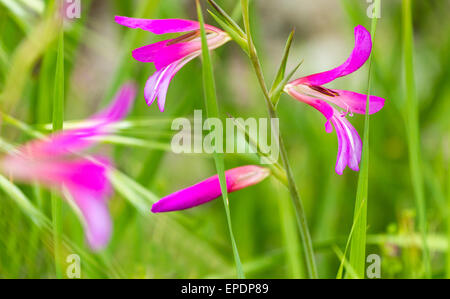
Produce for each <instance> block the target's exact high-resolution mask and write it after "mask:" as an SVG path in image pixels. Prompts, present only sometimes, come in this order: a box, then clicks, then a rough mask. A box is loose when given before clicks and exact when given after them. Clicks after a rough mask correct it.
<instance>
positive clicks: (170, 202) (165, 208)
mask: <svg viewBox="0 0 450 299" xmlns="http://www.w3.org/2000/svg"><path fill="white" fill-rule="evenodd" d="M269 175H270V170H269V169H267V168H262V167H259V166H253V165H249V166H243V167H239V168H234V169H231V170H228V171H226V172H225V177H226V181H227V190H228V193H232V192H235V191H238V190H241V189H244V188H247V187H250V186H253V185H256V184H258V183H259V182H261V181H263V180H264V179H265V178H267V177H268V176H269ZM221 195H222V191H221V189H220V181H219V176H218V175H215V176H213V177H211V178H209V179H207V180H205V181H203V182H200V183H198V184H196V185H194V186H191V187H188V188H186V189H183V190H180V191H177V192H175V193H173V194H171V195H168V196H166V197H164V198H163V199H161V200H160V201H158V202H157V203H155V204H154V205H153V207H152V212H153V213H162V212H173V211H180V210H186V209H190V208H193V207H196V206H199V205H202V204H205V203H207V202H210V201H212V200H214V199H216V198H218V197H220V196H221Z"/></svg>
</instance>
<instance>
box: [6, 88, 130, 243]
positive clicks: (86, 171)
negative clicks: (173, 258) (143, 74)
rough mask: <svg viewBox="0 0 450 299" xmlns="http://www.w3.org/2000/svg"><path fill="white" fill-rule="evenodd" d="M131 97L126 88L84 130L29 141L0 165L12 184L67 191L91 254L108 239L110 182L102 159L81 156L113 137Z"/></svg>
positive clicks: (107, 169)
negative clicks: (101, 140)
mask: <svg viewBox="0 0 450 299" xmlns="http://www.w3.org/2000/svg"><path fill="white" fill-rule="evenodd" d="M135 95H136V88H135V86H134V85H133V84H127V85H125V86H124V87H122V89H121V90H120V92H119V93H118V95H117V96H116V99H115V100H114V102H113V103H112V104H111V105H110V106H109V107H108V108H106V109H105V110H103V111H102V112H101V113H99V114H97V115H94V116H93V117H91V118H90V119H89V120H88V121H86V124H85V126H83V127H82V128H80V129H73V130H66V131H62V132H60V133H56V134H54V135H53V136H50V137H49V138H47V139H40V140H35V141H31V142H30V143H28V144H25V145H24V146H23V147H22V148H20V150H19V151H18V153H16V154H10V155H8V156H6V157H4V158H2V159H1V160H0V168H1V169H2V170H3V171H4V172H5V173H6V174H7V175H8V176H10V177H12V178H13V179H15V180H19V181H23V182H27V183H32V182H38V183H41V184H43V185H45V186H47V187H48V188H56V189H58V190H59V191H60V192H62V191H64V190H66V191H67V192H68V193H69V194H70V197H71V199H73V201H74V203H75V204H76V206H77V207H78V208H79V210H80V212H81V215H82V220H83V224H84V226H85V230H86V237H87V240H88V243H89V245H90V246H91V247H92V249H94V250H99V249H102V248H103V247H104V246H106V244H107V243H108V241H109V239H110V237H111V231H112V223H111V218H110V215H109V212H108V208H107V199H108V197H109V196H110V195H111V190H112V189H111V185H110V182H109V180H108V171H109V170H110V169H111V164H110V163H109V162H108V160H107V159H105V158H103V157H100V156H99V157H90V158H87V157H83V156H81V155H79V152H80V151H82V150H84V149H87V148H88V147H91V146H92V145H94V144H95V138H96V137H100V136H102V135H106V134H108V133H111V132H112V128H111V124H113V123H114V122H117V121H119V120H121V119H122V118H124V117H125V116H126V115H127V113H128V112H129V110H130V109H131V107H132V104H133V102H134V98H135Z"/></svg>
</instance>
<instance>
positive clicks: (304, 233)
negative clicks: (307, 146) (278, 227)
mask: <svg viewBox="0 0 450 299" xmlns="http://www.w3.org/2000/svg"><path fill="white" fill-rule="evenodd" d="M241 6H242V14H243V17H244V25H245V31H246V34H247V39H248V45H249V56H250V60H251V62H252V64H253V68H254V70H255V73H256V77H257V78H258V82H259V84H260V86H261V89H262V92H263V94H264V98H265V100H266V105H267V110H268V114H269V117H270V118H271V119H276V118H278V115H277V112H276V109H275V107H274V106H273V104H272V101H271V98H270V94H269V90H268V88H267V86H266V82H265V80H264V75H263V72H262V68H261V63H260V60H259V58H258V54H257V52H256V48H255V45H254V43H253V39H252V35H251V29H250V18H249V11H248V0H241ZM279 146H280V153H281V159H282V162H283V165H284V168H285V170H286V175H287V178H288V188H289V193H290V195H291V199H292V203H293V205H294V208H295V213H296V216H297V224H298V228H299V231H300V236H301V239H302V244H303V252H304V255H305V257H304V258H305V261H306V265H307V268H308V275H309V278H318V273H317V268H316V263H315V258H314V250H313V246H312V240H311V236H310V233H309V229H308V223H307V220H306V214H305V210H304V208H303V203H302V200H301V198H300V195H299V193H298V188H297V185H296V183H295V179H294V175H293V172H292V168H291V165H290V163H289V158H288V154H287V150H286V147H285V145H284V141H283V138H282V136H281V134H280V136H279Z"/></svg>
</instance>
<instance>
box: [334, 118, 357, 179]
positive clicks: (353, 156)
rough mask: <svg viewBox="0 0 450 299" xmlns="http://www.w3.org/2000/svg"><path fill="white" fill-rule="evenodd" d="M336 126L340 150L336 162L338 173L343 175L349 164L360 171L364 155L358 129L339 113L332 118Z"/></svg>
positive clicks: (351, 167)
mask: <svg viewBox="0 0 450 299" xmlns="http://www.w3.org/2000/svg"><path fill="white" fill-rule="evenodd" d="M331 121H332V122H333V124H334V127H335V128H336V133H337V136H338V144H339V151H338V157H337V162H336V173H337V174H339V175H342V174H343V173H344V169H345V168H346V167H347V166H348V167H350V169H352V170H354V171H359V163H360V162H361V155H362V141H361V138H360V137H359V134H358V132H357V131H356V129H355V128H354V127H353V126H352V125H351V124H350V122H349V121H348V120H347V119H346V118H345V117H344V116H341V115H339V114H338V113H336V114H335V116H334V117H333V118H332V120H331Z"/></svg>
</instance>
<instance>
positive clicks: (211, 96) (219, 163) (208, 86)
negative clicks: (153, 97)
mask: <svg viewBox="0 0 450 299" xmlns="http://www.w3.org/2000/svg"><path fill="white" fill-rule="evenodd" d="M196 4H197V14H198V20H199V22H200V31H201V37H202V58H203V86H204V92H205V105H206V112H207V115H208V118H218V117H219V107H218V104H217V96H216V84H215V81H214V74H213V66H212V63H211V56H210V53H209V48H208V42H207V39H206V31H205V22H204V20H203V13H202V9H201V6H200V3H199V1H198V0H197V1H196ZM214 161H215V164H216V170H217V174H218V176H219V180H220V187H221V190H222V198H223V203H224V206H225V213H226V217H227V222H228V230H229V233H230V238H231V246H232V248H233V254H234V260H235V263H236V271H237V277H238V278H239V279H243V278H245V275H244V271H243V267H242V263H241V259H240V257H239V252H238V249H237V245H236V240H235V238H234V234H233V228H232V224H231V213H230V207H229V201H228V190H227V183H226V178H225V163H224V158H223V154H219V153H215V154H214Z"/></svg>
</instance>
